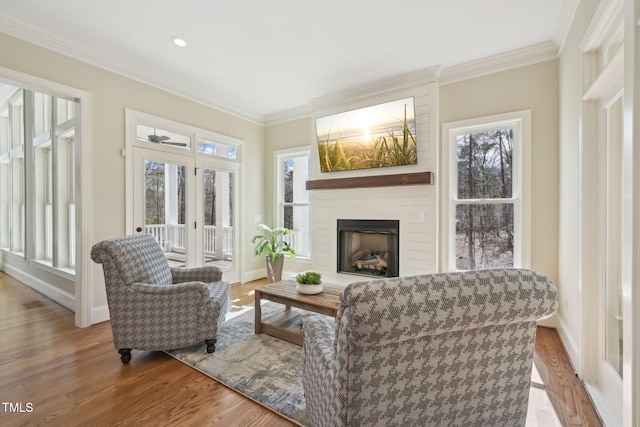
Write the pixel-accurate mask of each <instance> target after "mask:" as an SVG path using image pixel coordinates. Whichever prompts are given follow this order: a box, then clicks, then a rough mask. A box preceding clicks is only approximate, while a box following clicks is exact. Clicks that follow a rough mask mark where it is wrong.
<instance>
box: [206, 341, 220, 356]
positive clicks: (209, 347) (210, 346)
mask: <svg viewBox="0 0 640 427" xmlns="http://www.w3.org/2000/svg"><path fill="white" fill-rule="evenodd" d="M216 341H218V340H217V339H214V340H204V342H205V344H207V353H213V352H214V351H216Z"/></svg>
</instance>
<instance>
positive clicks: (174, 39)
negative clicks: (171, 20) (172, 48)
mask: <svg viewBox="0 0 640 427" xmlns="http://www.w3.org/2000/svg"><path fill="white" fill-rule="evenodd" d="M171 41H172V42H173V44H175V45H176V46H178V47H185V46H186V45H187V42H186V41H185V40H184V39H183V38H181V37H171Z"/></svg>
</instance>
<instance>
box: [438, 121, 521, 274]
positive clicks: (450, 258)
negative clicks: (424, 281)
mask: <svg viewBox="0 0 640 427" xmlns="http://www.w3.org/2000/svg"><path fill="white" fill-rule="evenodd" d="M500 128H511V129H513V130H514V144H513V145H514V146H513V166H512V167H513V171H512V174H513V177H512V186H513V187H512V195H511V197H510V198H508V199H498V201H502V202H506V203H511V204H513V207H514V213H513V222H514V224H513V234H514V236H513V237H514V246H513V266H514V267H522V268H529V267H530V264H531V250H530V248H531V243H530V242H531V238H530V236H531V213H530V212H531V171H530V169H531V168H530V163H531V161H530V159H531V111H530V110H523V111H516V112H512V113H505V114H499V115H493V116H486V117H479V118H474V119H468V120H462V121H456V122H449V123H444V124H443V125H442V192H441V206H442V212H441V213H442V216H441V219H442V220H441V229H440V233H441V254H442V258H441V265H440V269H441V271H455V270H456V269H457V267H456V245H455V242H456V207H457V206H458V205H459V204H463V203H466V204H469V203H470V202H471V203H473V202H475V201H470V200H461V199H458V194H457V193H458V176H457V162H458V154H457V137H458V136H459V135H463V134H470V133H479V132H483V131H490V130H496V129H500ZM482 200H484V201H485V202H490V201H491V202H492V200H491V199H482ZM482 200H479V201H478V202H479V203H483V202H482Z"/></svg>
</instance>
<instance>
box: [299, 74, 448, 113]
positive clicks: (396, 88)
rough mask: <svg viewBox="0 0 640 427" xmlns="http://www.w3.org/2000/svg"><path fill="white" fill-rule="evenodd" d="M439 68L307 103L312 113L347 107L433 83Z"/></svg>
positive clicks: (371, 84) (393, 78)
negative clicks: (330, 108) (338, 106)
mask: <svg viewBox="0 0 640 427" xmlns="http://www.w3.org/2000/svg"><path fill="white" fill-rule="evenodd" d="M439 73H440V66H435V67H430V68H425V69H422V70H418V71H414V72H412V73H407V74H403V75H400V76H395V77H392V78H389V79H384V80H380V81H377V82H374V83H370V84H367V85H362V86H358V87H354V88H351V89H347V90H344V91H341V92H338V93H334V94H331V95H327V96H322V97H318V98H314V99H312V100H310V101H309V103H310V104H311V109H312V110H313V111H318V110H322V109H325V108H328V107H333V106H336V105H348V104H350V103H354V102H362V101H366V100H367V99H369V98H376V97H379V96H380V95H387V94H392V93H395V92H401V91H404V90H406V89H409V88H413V87H416V86H420V85H423V84H428V83H433V82H435V81H437V80H438V74H439Z"/></svg>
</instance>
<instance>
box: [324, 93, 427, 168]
mask: <svg viewBox="0 0 640 427" xmlns="http://www.w3.org/2000/svg"><path fill="white" fill-rule="evenodd" d="M316 135H317V141H318V154H319V158H320V170H321V171H322V172H336V171H346V170H354V169H370V168H382V167H389V166H403V165H414V164H416V163H417V162H418V156H417V151H416V138H415V135H416V120H415V108H414V102H413V97H410V98H405V99H400V100H397V101H392V102H386V103H384V104H378V105H373V106H371V107H365V108H360V109H357V110H351V111H347V112H344V113H339V114H333V115H330V116H324V117H318V118H316Z"/></svg>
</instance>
